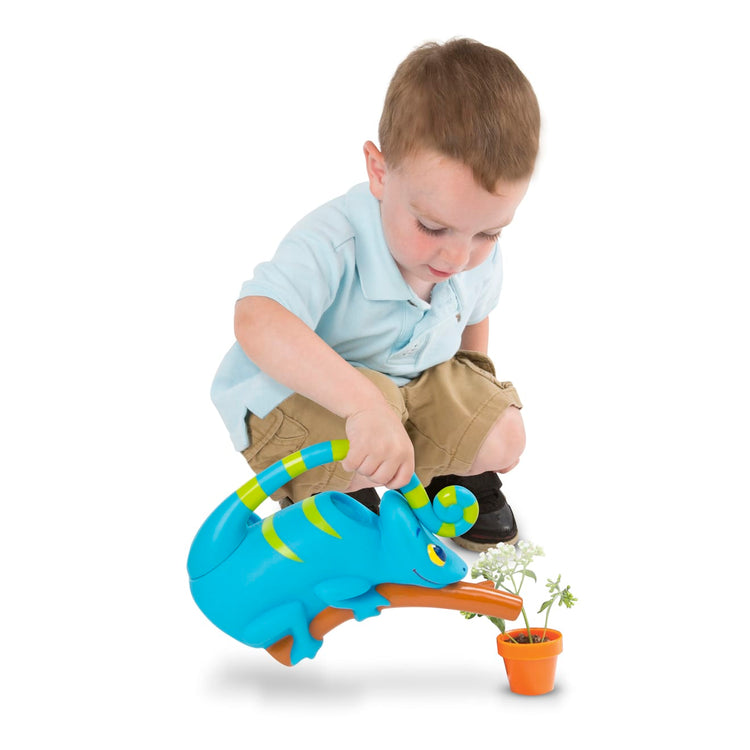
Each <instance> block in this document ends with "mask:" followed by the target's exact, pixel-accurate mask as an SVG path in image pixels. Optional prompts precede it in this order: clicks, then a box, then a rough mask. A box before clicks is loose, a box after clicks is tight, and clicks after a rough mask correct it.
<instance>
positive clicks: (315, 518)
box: [302, 497, 341, 539]
mask: <svg viewBox="0 0 750 750" xmlns="http://www.w3.org/2000/svg"><path fill="white" fill-rule="evenodd" d="M302 512H303V513H304V514H305V518H307V520H308V521H309V522H310V523H311V524H312V525H313V526H315V527H316V528H318V529H320V530H321V531H324V532H325V533H326V534H330V535H331V536H335V537H336V538H338V539H341V534H339V533H338V532H337V531H336V529H334V528H333V526H331V524H329V523H328V521H326V519H325V518H323V515H322V513H321V512H320V510H318V506H317V505H316V504H315V498H314V497H308V498H307V499H305V500H303V501H302Z"/></svg>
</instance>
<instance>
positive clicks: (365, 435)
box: [341, 402, 414, 489]
mask: <svg viewBox="0 0 750 750" xmlns="http://www.w3.org/2000/svg"><path fill="white" fill-rule="evenodd" d="M346 436H347V438H348V439H349V453H348V454H347V457H346V458H345V459H344V461H342V462H341V465H342V466H343V467H344V469H346V471H354V472H356V473H357V474H359V475H361V476H363V477H365V478H366V479H368V480H370V481H371V482H374V483H375V485H376V486H381V485H384V486H385V487H389V488H390V489H401V487H405V486H406V485H407V484H409V481H410V480H411V478H412V475H413V474H414V447H413V446H412V443H411V440H410V439H409V436H408V435H407V434H406V430H405V429H404V426H403V425H402V424H401V420H400V419H399V418H398V416H397V415H396V413H395V412H394V411H393V409H392V408H391V407H390V406H388V404H387V403H385V402H383V404H382V405H377V406H371V407H368V408H365V409H362V410H361V411H358V412H355V413H354V414H352V415H350V416H349V417H348V418H347V420H346Z"/></svg>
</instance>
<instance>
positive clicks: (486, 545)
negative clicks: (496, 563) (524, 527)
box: [453, 534, 519, 552]
mask: <svg viewBox="0 0 750 750" xmlns="http://www.w3.org/2000/svg"><path fill="white" fill-rule="evenodd" d="M518 536H519V535H518V534H516V535H515V536H513V537H511V538H510V539H498V541H496V542H473V541H472V540H471V539H464V538H463V537H461V536H457V537H454V538H453V541H454V542H455V543H456V544H457V545H458V546H459V547H463V548H464V549H467V550H469V551H470V552H486V551H487V550H488V549H492V548H493V547H496V546H497V545H498V544H500V543H501V542H502V543H503V544H515V543H516V542H517V541H518Z"/></svg>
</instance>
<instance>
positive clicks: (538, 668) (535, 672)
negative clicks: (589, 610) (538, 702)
mask: <svg viewBox="0 0 750 750" xmlns="http://www.w3.org/2000/svg"><path fill="white" fill-rule="evenodd" d="M543 633H544V628H531V634H532V635H538V636H541V635H542V634H543ZM525 634H526V628H522V629H519V630H509V631H508V632H507V633H503V634H500V635H499V636H498V637H497V652H498V654H500V656H502V657H503V660H504V661H505V671H506V673H507V675H508V682H509V683H510V689H511V690H512V691H513V692H514V693H520V694H521V695H542V694H544V693H549V692H550V691H551V690H553V689H554V687H555V668H556V667H557V657H558V655H559V654H561V653H562V633H560V632H559V631H558V630H551V629H549V628H548V629H547V636H546V637H547V638H548V640H546V641H544V643H513V641H511V640H510V638H509V636H512V637H513V638H516V637H518V636H519V635H525Z"/></svg>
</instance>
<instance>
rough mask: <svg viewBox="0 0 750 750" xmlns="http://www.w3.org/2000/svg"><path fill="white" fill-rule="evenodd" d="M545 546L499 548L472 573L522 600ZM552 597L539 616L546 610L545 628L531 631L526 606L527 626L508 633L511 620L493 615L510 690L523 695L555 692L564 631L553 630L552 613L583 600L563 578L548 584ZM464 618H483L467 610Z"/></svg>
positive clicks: (483, 555)
mask: <svg viewBox="0 0 750 750" xmlns="http://www.w3.org/2000/svg"><path fill="white" fill-rule="evenodd" d="M543 555H544V551H543V550H542V548H541V547H538V546H537V545H534V544H532V543H531V542H527V541H520V542H518V544H517V545H516V546H514V545H512V544H504V543H501V544H498V545H497V546H496V547H492V548H490V549H488V550H487V551H486V552H482V553H481V554H480V555H479V559H478V560H477V563H476V564H475V565H474V566H473V567H472V569H471V575H472V577H473V578H479V577H480V576H482V577H484V578H485V579H487V580H488V581H492V583H493V584H494V586H495V588H496V589H503V590H505V591H508V592H510V593H512V594H517V595H519V596H520V594H521V589H522V588H523V584H524V582H525V581H526V579H527V578H530V579H531V580H533V581H534V582H535V583H536V582H537V578H536V574H535V573H534V571H532V570H530V569H529V565H530V564H531V563H532V562H533V560H534V558H535V557H542V556H543ZM545 586H546V588H547V590H548V593H549V598H548V599H547V600H546V601H545V602H543V603H542V606H541V607H540V608H539V612H538V614H541V613H542V612H545V613H546V614H545V617H544V625H543V627H531V624H530V623H529V618H528V615H527V613H526V608H525V606H524V607H523V608H522V609H521V615H522V616H523V620H524V623H525V624H526V627H524V628H519V629H517V630H510V631H506V628H505V620H501V619H500V618H498V617H489V618H488V619H489V620H491V621H492V622H493V623H494V624H495V625H496V626H497V627H498V629H499V630H500V635H498V636H497V650H498V653H499V654H500V656H502V657H503V660H504V662H505V671H506V673H507V675H508V682H509V683H510V689H511V690H512V691H513V692H514V693H520V694H522V695H541V694H543V693H549V692H550V691H551V690H552V689H553V688H554V686H555V669H556V667H557V657H558V655H559V654H560V653H562V633H560V632H559V631H558V630H552V629H551V628H550V627H549V626H548V624H549V615H550V612H551V611H552V607H553V606H554V605H555V603H557V605H558V606H560V607H562V606H564V607H567V608H570V607H572V606H573V605H574V604H575V602H576V601H577V599H576V597H575V596H573V594H572V593H571V591H570V586H566V587H565V588H562V586H561V584H560V576H559V575H558V576H557V579H555V580H552V579H551V578H549V579H547V583H546V584H545ZM462 614H463V615H464V617H466V618H467V619H472V618H473V617H482V615H477V614H476V613H474V612H462Z"/></svg>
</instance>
